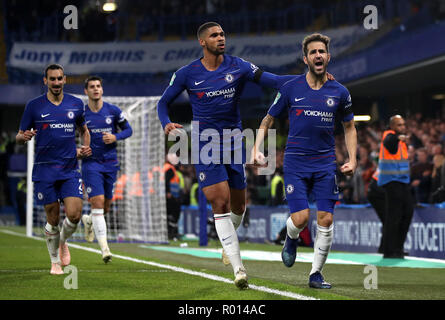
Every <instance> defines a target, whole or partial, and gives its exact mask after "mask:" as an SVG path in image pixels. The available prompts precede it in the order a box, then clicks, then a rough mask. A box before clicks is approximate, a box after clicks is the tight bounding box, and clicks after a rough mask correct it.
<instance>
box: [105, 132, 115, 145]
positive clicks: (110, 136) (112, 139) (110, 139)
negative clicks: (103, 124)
mask: <svg viewBox="0 0 445 320" xmlns="http://www.w3.org/2000/svg"><path fill="white" fill-rule="evenodd" d="M102 140H103V141H104V143H105V144H110V143H113V142H116V136H115V135H114V134H112V133H109V132H102Z"/></svg>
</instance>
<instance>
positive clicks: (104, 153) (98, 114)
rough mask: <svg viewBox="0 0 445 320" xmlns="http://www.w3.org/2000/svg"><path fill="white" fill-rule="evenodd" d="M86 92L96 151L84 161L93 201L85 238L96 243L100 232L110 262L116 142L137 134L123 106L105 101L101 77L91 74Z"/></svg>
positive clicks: (86, 219)
mask: <svg viewBox="0 0 445 320" xmlns="http://www.w3.org/2000/svg"><path fill="white" fill-rule="evenodd" d="M84 91H85V94H86V95H87V96H88V105H86V106H85V120H86V123H87V125H88V129H89V131H90V134H91V149H92V152H93V154H92V156H91V157H88V158H86V159H84V160H83V161H82V179H83V181H84V185H85V188H86V191H87V195H88V199H89V201H90V204H91V214H90V215H88V214H84V215H83V216H82V222H83V224H84V229H85V239H86V240H87V241H89V242H93V240H94V234H96V238H97V242H98V243H99V246H100V250H101V251H102V259H103V261H104V262H105V263H108V262H109V261H110V260H111V258H112V254H111V252H110V249H109V247H108V242H107V224H106V222H105V217H104V215H105V214H107V213H108V212H109V211H110V205H111V199H112V198H113V186H114V183H115V182H116V175H117V171H118V170H119V163H118V161H117V152H116V141H118V140H123V139H127V138H128V137H130V136H131V135H132V134H133V130H132V128H131V126H130V124H129V123H128V121H127V120H126V119H125V115H124V113H123V112H122V111H121V109H119V108H118V107H117V106H115V105H112V104H109V103H107V102H105V101H103V99H102V95H103V93H104V91H103V87H102V79H101V78H100V77H97V76H91V77H88V78H87V79H86V80H85V89H84ZM118 131H120V132H118Z"/></svg>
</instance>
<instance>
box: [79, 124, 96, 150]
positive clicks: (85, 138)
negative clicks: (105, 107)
mask: <svg viewBox="0 0 445 320" xmlns="http://www.w3.org/2000/svg"><path fill="white" fill-rule="evenodd" d="M79 132H80V137H81V139H82V142H83V145H82V147H81V148H80V151H79V152H78V154H77V157H78V158H79V155H80V157H81V158H84V157H89V156H91V155H92V154H93V152H92V150H91V147H90V143H91V136H90V131H89V130H88V127H87V125H86V124H84V125H83V126H80V127H79Z"/></svg>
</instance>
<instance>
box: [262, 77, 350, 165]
mask: <svg viewBox="0 0 445 320" xmlns="http://www.w3.org/2000/svg"><path fill="white" fill-rule="evenodd" d="M284 110H286V111H287V113H288V116H289V134H288V138H287V144H286V149H285V157H284V170H285V171H286V170H292V171H294V172H316V171H323V170H326V169H335V168H336V159H335V138H334V125H335V119H336V117H339V119H340V120H342V121H343V122H348V121H351V120H352V119H353V118H354V115H353V113H352V102H351V96H350V94H349V92H348V90H347V89H346V88H345V87H344V86H342V85H341V84H340V83H338V82H337V81H335V80H334V81H327V82H325V84H324V85H323V86H322V87H321V88H320V89H319V90H314V89H312V88H311V87H310V86H309V84H308V83H307V81H306V75H305V74H303V75H298V76H295V77H294V78H293V79H292V80H289V81H287V82H286V83H284V84H283V86H282V87H281V88H280V90H279V92H278V94H277V96H276V98H275V101H274V102H273V104H272V106H271V107H270V108H269V111H268V114H270V115H271V116H273V117H278V116H279V115H280V114H281V113H282V112H283V111H284Z"/></svg>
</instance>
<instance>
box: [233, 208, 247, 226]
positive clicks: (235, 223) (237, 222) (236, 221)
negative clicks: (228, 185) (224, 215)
mask: <svg viewBox="0 0 445 320" xmlns="http://www.w3.org/2000/svg"><path fill="white" fill-rule="evenodd" d="M245 213H246V210H244V212H243V214H241V215H237V214H235V213H233V212H231V213H230V220H232V223H233V226H234V227H235V230H238V227H239V226H240V225H241V221H243V218H244V214H245Z"/></svg>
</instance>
